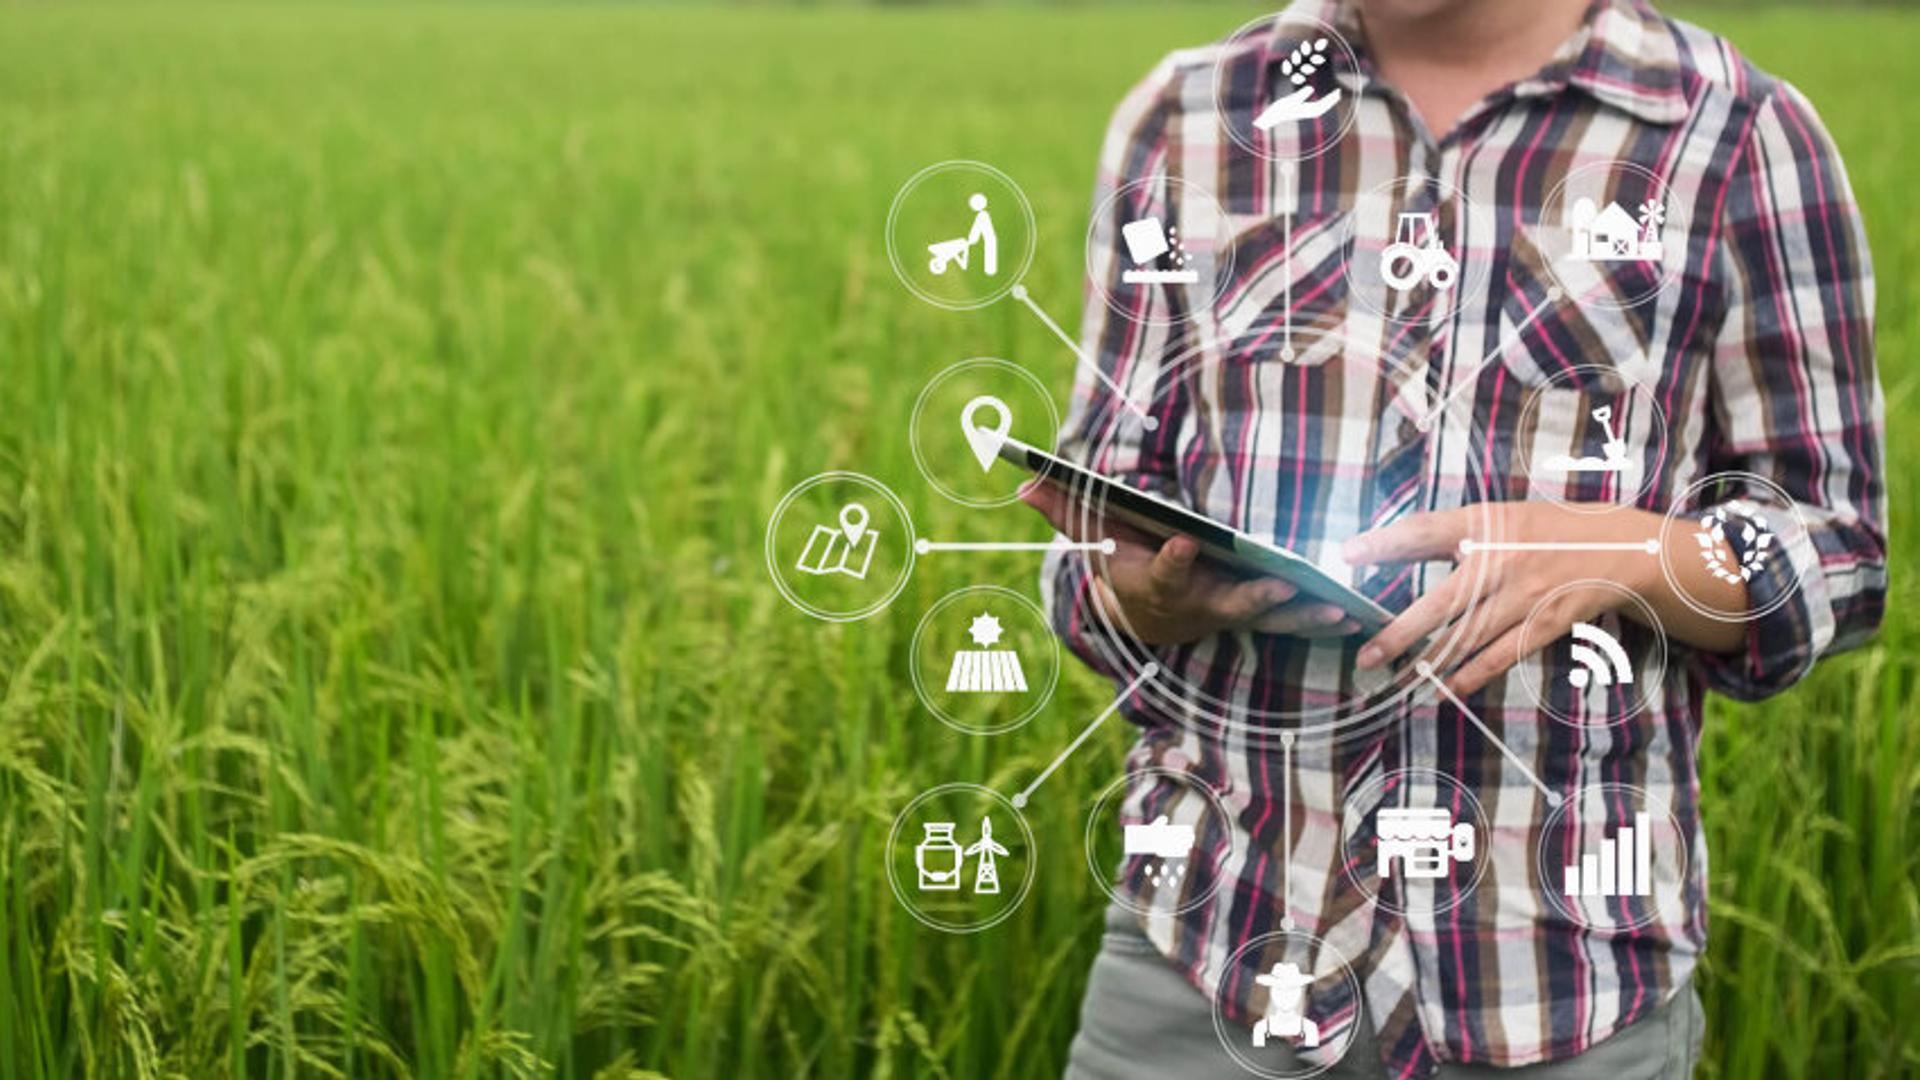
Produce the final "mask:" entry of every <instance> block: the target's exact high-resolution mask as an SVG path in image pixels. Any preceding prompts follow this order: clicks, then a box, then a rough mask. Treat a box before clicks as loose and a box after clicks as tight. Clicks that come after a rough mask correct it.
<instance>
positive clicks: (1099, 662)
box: [1040, 58, 1188, 680]
mask: <svg viewBox="0 0 1920 1080" xmlns="http://www.w3.org/2000/svg"><path fill="white" fill-rule="evenodd" d="M1175 64H1176V62H1175V60H1174V59H1173V58H1169V59H1168V60H1167V61H1166V62H1163V63H1162V64H1161V65H1160V66H1159V67H1158V68H1156V69H1155V70H1154V71H1153V73H1152V74H1150V75H1148V76H1147V78H1146V79H1145V80H1143V81H1142V82H1141V83H1140V84H1139V85H1138V86H1136V87H1134V89H1133V90H1132V91H1131V92H1130V93H1128V94H1127V96H1126V97H1125V98H1124V99H1123V100H1122V101H1121V103H1120V105H1119V107H1118V108H1117V109H1116V110H1115V112H1114V115H1113V119H1112V121H1111V123H1110V124H1109V126H1108V129H1107V137H1106V141H1105V144H1104V145H1103V147H1102V149H1101V153H1100V164H1099V175H1098V178H1097V180H1096V182H1095V185H1094V193H1093V207H1094V215H1095V217H1094V220H1093V223H1092V228H1091V231H1090V239H1089V241H1088V253H1089V254H1088V263H1087V281H1086V288H1085V290H1084V297H1083V299H1084V303H1085V311H1084V315H1083V316H1082V319H1081V328H1080V354H1081V357H1082V360H1083V362H1082V363H1081V364H1080V365H1079V366H1078V369H1077V372H1076V375H1075V379H1074V387H1073V399H1072V402H1071V404H1070V405H1069V407H1068V410H1067V416H1066V420H1065V421H1064V423H1063V424H1062V427H1061V430H1060V437H1059V446H1058V452H1059V454H1060V455H1061V456H1062V457H1064V458H1066V459H1067V460H1069V461H1074V462H1077V463H1079V464H1082V465H1085V466H1087V467H1088V468H1090V469H1092V470H1094V471H1095V472H1098V473H1101V474H1103V475H1106V476H1112V477H1115V478H1117V479H1119V480H1121V481H1123V482H1125V483H1128V484H1132V485H1134V486H1136V487H1141V488H1144V489H1147V490H1150V491H1156V492H1159V493H1161V494H1168V493H1171V492H1172V491H1173V490H1174V489H1175V487H1176V486H1177V483H1176V480H1177V472H1176V457H1175V455H1176V446H1177V444H1178V439H1179V433H1180V431H1181V427H1182V423H1183V420H1184V416H1185V412H1186V397H1185V394H1184V392H1183V391H1182V390H1181V389H1180V388H1179V387H1177V386H1167V385H1163V384H1162V377H1163V375H1164V374H1165V373H1166V365H1167V361H1168V359H1169V358H1171V357H1174V356H1177V355H1179V353H1180V352H1181V351H1182V350H1183V349H1184V348H1185V347H1186V345H1187V340H1188V334H1187V331H1186V330H1185V329H1184V326H1185V320H1183V319H1181V318H1179V317H1178V316H1179V313H1178V312H1177V310H1176V307H1177V305H1178V304H1179V303H1180V298H1179V297H1178V296H1177V295H1175V294H1173V293H1172V292H1170V291H1169V290H1168V289H1165V288H1158V287H1155V288H1139V289H1135V288H1129V289H1127V290H1125V296H1126V300H1127V301H1129V302H1130V303H1131V305H1132V306H1129V307H1125V308H1124V309H1123V308H1122V307H1120V306H1118V301H1115V302H1109V297H1110V296H1115V295H1116V293H1115V292H1114V290H1113V286H1114V285H1115V284H1117V283H1118V282H1119V277H1120V273H1121V271H1122V269H1123V262H1122V260H1123V258H1124V252H1123V251H1122V247H1121V237H1120V228H1121V226H1122V225H1124V224H1126V223H1127V222H1128V221H1130V220H1135V219H1138V218H1141V217H1145V216H1149V215H1153V214H1161V215H1165V213H1166V209H1165V205H1166V199H1167V184H1166V179H1167V168H1168V160H1169V135H1170V132H1169V130H1168V125H1169V122H1170V120H1171V118H1172V117H1173V116H1175V115H1176V110H1175V109H1174V105H1175V104H1176V103H1175V102H1174V101H1172V99H1171V97H1170V94H1171V93H1172V90H1173V87H1174V81H1175V75H1176V66H1175ZM1123 191H1124V195H1123V196H1122V197H1121V198H1118V199H1115V198H1114V196H1115V195H1116V194H1117V193H1122V192H1123ZM1103 285H1104V287H1102V286H1103ZM1096 369H1097V370H1096ZM1121 395H1125V400H1122V397H1121ZM1128 402H1131V403H1132V404H1131V405H1129V404H1128ZM1143 414H1144V415H1145V416H1150V417H1151V418H1152V420H1151V425H1149V423H1148V422H1147V421H1146V420H1144V419H1143ZM1093 573H1094V568H1093V567H1092V566H1091V565H1090V563H1089V560H1088V558H1087V557H1086V556H1083V555H1082V554H1080V553H1078V552H1073V551H1059V550H1056V551H1053V552H1051V553H1049V555H1048V557H1047V559H1046V562H1045V563H1044V564H1043V566H1042V568H1041V573H1040V591H1041V596H1042V599H1043V600H1044V602H1045V605H1046V609H1047V613H1048V617H1049V618H1050V619H1051V620H1052V623H1053V628H1054V630H1055V632H1056V633H1058V634H1059V635H1060V637H1061V639H1062V640H1063V641H1064V642H1066V644H1067V646H1068V648H1069V649H1071V650H1072V651H1073V653H1074V655H1076V656H1078V657H1080V659H1081V660H1083V661H1085V662H1086V663H1087V664H1088V665H1090V666H1091V667H1093V668H1094V669H1095V670H1097V671H1100V672H1102V673H1103V674H1106V675H1108V676H1109V677H1112V678H1114V679H1116V680H1121V679H1124V678H1125V677H1126V676H1124V675H1123V674H1122V673H1121V672H1120V671H1119V670H1118V669H1117V668H1116V667H1115V664H1114V656H1115V655H1116V654H1115V652H1114V650H1115V649H1116V648H1125V649H1127V650H1128V651H1129V652H1131V653H1133V654H1134V655H1139V653H1140V650H1141V649H1142V646H1140V645H1139V644H1138V643H1136V642H1132V641H1129V640H1127V639H1126V638H1125V635H1124V634H1123V633H1121V632H1120V631H1118V630H1117V629H1115V628H1112V627H1109V626H1108V625H1106V624H1105V623H1104V622H1103V620H1101V618H1100V617H1099V616H1098V615H1097V614H1096V613H1095V609H1094V607H1093Z"/></svg>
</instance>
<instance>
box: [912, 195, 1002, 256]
mask: <svg viewBox="0 0 1920 1080" xmlns="http://www.w3.org/2000/svg"><path fill="white" fill-rule="evenodd" d="M967 208H968V209H970V210H972V211H973V228H972V229H970V230H968V231H967V235H965V236H962V237H958V238H956V239H953V240H942V241H940V242H938V243H934V244H928V245H927V254H928V255H930V256H932V257H931V258H929V259H928V260H927V269H928V270H929V271H931V272H932V273H933V274H934V275H935V276H938V275H941V274H944V273H946V272H947V267H948V266H949V265H950V264H953V263H958V264H960V269H962V270H965V269H967V263H968V261H969V259H970V258H971V257H972V255H973V246H974V245H975V244H978V245H980V253H981V255H980V269H982V270H984V271H986V274H987V276H988V277H992V276H994V275H995V274H997V273H999V272H1000V237H999V236H998V235H997V234H996V233H995V232H994V231H993V215H991V214H989V213H987V197H986V196H985V195H983V194H981V193H980V192H977V191H976V192H974V193H973V194H972V195H970V196H968V198H967Z"/></svg>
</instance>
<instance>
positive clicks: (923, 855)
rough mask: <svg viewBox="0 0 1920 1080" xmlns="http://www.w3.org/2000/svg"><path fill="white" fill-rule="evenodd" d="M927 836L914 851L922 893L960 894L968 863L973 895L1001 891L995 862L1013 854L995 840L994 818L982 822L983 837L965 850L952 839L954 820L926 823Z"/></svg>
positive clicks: (998, 869) (998, 872) (998, 870)
mask: <svg viewBox="0 0 1920 1080" xmlns="http://www.w3.org/2000/svg"><path fill="white" fill-rule="evenodd" d="M923 828H924V829H925V830H926V831H925V835H924V836H923V837H922V838H921V840H920V843H919V845H918V846H916V847H915V848H914V849H913V864H914V867H915V869H917V870H918V871H919V874H920V891H921V892H959V891H960V876H961V871H962V870H964V869H965V868H966V864H967V860H968V859H972V860H973V861H974V862H973V867H974V869H973V893H974V895H976V896H990V895H993V894H995V893H998V892H999V891H1000V868H999V865H998V864H997V863H996V861H995V860H996V859H1004V858H1008V857H1010V855H1011V852H1009V851H1008V850H1007V849H1006V848H1005V847H1004V846H1003V845H1002V844H1001V843H1000V842H999V841H997V840H995V839H994V838H993V817H992V816H991V815H988V816H985V817H982V818H981V819H980V838H979V839H978V840H975V841H974V842H973V843H971V844H969V845H967V846H966V847H965V848H962V847H961V846H960V842H959V841H958V840H955V839H954V838H953V830H954V823H953V822H951V821H929V822H925V823H924V825H923Z"/></svg>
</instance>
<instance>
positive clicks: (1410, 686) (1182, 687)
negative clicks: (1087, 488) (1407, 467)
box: [1068, 330, 1504, 749]
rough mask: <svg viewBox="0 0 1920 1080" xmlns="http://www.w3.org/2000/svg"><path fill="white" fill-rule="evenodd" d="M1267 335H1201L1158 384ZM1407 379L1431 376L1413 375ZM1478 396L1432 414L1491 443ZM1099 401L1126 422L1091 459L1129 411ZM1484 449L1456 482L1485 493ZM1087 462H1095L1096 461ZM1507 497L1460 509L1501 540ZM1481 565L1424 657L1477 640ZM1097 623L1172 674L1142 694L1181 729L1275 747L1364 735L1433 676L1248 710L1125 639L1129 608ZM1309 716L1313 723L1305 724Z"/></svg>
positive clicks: (1099, 516) (1118, 656) (1120, 663)
mask: <svg viewBox="0 0 1920 1080" xmlns="http://www.w3.org/2000/svg"><path fill="white" fill-rule="evenodd" d="M1265 336H1267V334H1266V331H1264V330H1254V331H1247V332H1243V333H1238V334H1230V335H1219V336H1214V337H1206V338H1202V339H1200V340H1198V341H1196V342H1194V343H1193V344H1191V345H1189V346H1188V347H1187V348H1186V349H1184V350H1182V351H1181V352H1179V353H1178V354H1177V355H1175V356H1173V357H1172V358H1171V359H1168V360H1166V361H1165V362H1164V364H1163V366H1162V368H1161V371H1160V373H1159V375H1158V376H1157V377H1156V379H1155V384H1156V387H1167V388H1171V387H1174V386H1176V385H1178V384H1179V382H1180V380H1182V379H1186V378H1190V377H1192V373H1193V372H1194V371H1196V370H1201V369H1204V367H1205V365H1208V364H1225V363H1227V360H1226V357H1225V355H1224V354H1225V353H1226V352H1230V351H1232V349H1233V347H1234V346H1235V345H1236V344H1238V343H1239V342H1241V341H1244V340H1247V339H1249V338H1261V337H1265ZM1320 336H1323V337H1327V338H1333V339H1337V340H1338V341H1339V342H1340V343H1341V349H1340V355H1341V358H1342V360H1343V362H1344V360H1345V358H1346V356H1347V355H1348V354H1347V347H1348V346H1349V345H1350V344H1351V339H1350V338H1349V337H1348V336H1347V335H1346V333H1345V332H1344V331H1341V330H1326V331H1323V332H1321V334H1320ZM1255 362H1256V363H1257V362H1259V361H1255ZM1329 362H1330V363H1331V361H1329ZM1364 362H1366V363H1369V364H1371V365H1373V367H1374V370H1375V371H1376V372H1377V373H1378V374H1379V377H1380V378H1383V379H1384V378H1386V377H1387V375H1386V372H1387V369H1388V367H1389V366H1390V365H1391V366H1392V367H1393V368H1394V369H1395V370H1399V371H1401V372H1402V373H1403V374H1410V373H1408V372H1407V371H1406V369H1405V368H1403V367H1401V366H1400V365H1398V364H1397V363H1396V362H1395V361H1392V360H1390V359H1380V358H1366V359H1365V361H1364ZM1410 377H1424V376H1423V375H1413V374H1410ZM1161 392H1165V391H1161ZM1158 396H1159V394H1158V393H1156V395H1155V398H1154V400H1158ZM1473 400H1474V399H1473V398H1472V397H1453V398H1445V399H1443V400H1442V403H1441V405H1440V409H1439V412H1438V413H1437V414H1435V415H1436V416H1437V417H1438V419H1437V420H1436V421H1435V423H1436V424H1444V423H1446V422H1447V421H1446V419H1445V418H1446V417H1447V416H1450V415H1453V414H1454V411H1455V410H1456V409H1459V410H1460V413H1459V415H1460V416H1461V418H1462V419H1461V420H1460V422H1461V423H1462V424H1464V426H1465V427H1466V429H1467V430H1466V433H1465V438H1466V439H1467V443H1468V446H1469V447H1474V446H1484V445H1485V437H1486V436H1485V434H1484V432H1482V431H1481V429H1480V427H1479V424H1478V422H1477V420H1476V418H1475V415H1474V413H1473V411H1472V403H1473ZM1100 403H1101V405H1102V407H1104V408H1107V409H1109V410H1110V411H1109V413H1108V414H1107V415H1108V417H1110V418H1118V419H1119V421H1120V422H1119V423H1113V422H1107V423H1104V424H1102V425H1100V426H1101V427H1102V428H1103V430H1102V432H1101V435H1100V436H1099V438H1098V439H1097V440H1095V441H1094V444H1093V446H1092V448H1091V450H1090V452H1089V453H1088V455H1087V460H1088V461H1098V460H1100V459H1101V456H1102V455H1103V454H1104V453H1105V452H1106V451H1107V450H1108V448H1109V447H1111V445H1112V443H1113V440H1114V439H1115V438H1117V437H1118V435H1119V433H1120V431H1121V430H1122V428H1123V425H1124V423H1125V420H1124V415H1123V414H1121V413H1120V412H1119V410H1120V409H1121V408H1122V406H1121V405H1119V404H1116V403H1114V401H1113V399H1112V398H1111V397H1110V396H1108V397H1103V398H1102V399H1100ZM1483 456H1484V455H1483V454H1481V453H1478V452H1470V453H1468V454H1467V455H1466V470H1467V471H1466V475H1465V477H1464V478H1462V479H1461V480H1459V481H1457V483H1459V484H1460V485H1461V486H1463V487H1465V488H1468V489H1472V488H1474V487H1476V485H1477V486H1478V487H1479V488H1480V489H1482V490H1483V491H1491V488H1490V487H1489V484H1490V478H1489V476H1488V474H1487V473H1486V471H1485V470H1484V468H1483V467H1482V465H1481V461H1482V458H1483ZM1088 467H1089V468H1092V466H1088ZM1068 495H1069V497H1070V500H1069V501H1070V502H1072V503H1073V505H1074V506H1075V507H1076V508H1077V512H1078V525H1079V528H1080V530H1081V531H1082V533H1083V534H1084V535H1088V536H1098V535H1101V534H1103V533H1104V532H1105V531H1106V529H1105V527H1104V526H1105V513H1106V511H1105V508H1104V505H1100V506H1096V505H1094V502H1095V500H1092V499H1088V498H1083V497H1081V489H1080V488H1079V487H1078V486H1077V485H1074V486H1071V488H1070V490H1069V491H1068ZM1501 504H1502V502H1501V500H1495V499H1484V498H1483V499H1481V500H1480V501H1478V502H1466V503H1462V504H1461V506H1463V507H1468V508H1472V509H1473V510H1475V511H1476V514H1475V520H1476V521H1478V522H1480V523H1481V524H1482V525H1483V526H1484V527H1485V528H1484V530H1483V531H1484V533H1485V535H1483V536H1481V537H1480V539H1482V540H1498V539H1500V538H1501V537H1502V536H1503V535H1504V533H1503V532H1502V531H1501V529H1500V526H1501V523H1502V517H1503V515H1501V514H1499V513H1497V512H1496V508H1497V507H1498V506H1500V505H1501ZM1436 561H1437V560H1436ZM1476 565H1477V567H1478V573H1479V575H1480V576H1479V577H1478V578H1477V579H1475V581H1474V582H1472V583H1470V585H1469V588H1470V591H1469V593H1468V595H1469V597H1470V598H1471V599H1470V601H1469V603H1468V605H1467V614H1466V615H1464V616H1463V617H1461V618H1460V619H1457V620H1455V621H1454V622H1452V623H1451V624H1449V627H1448V629H1447V632H1446V635H1445V636H1444V637H1443V638H1442V639H1441V640H1440V641H1439V642H1438V643H1437V644H1436V646H1435V647H1434V648H1432V649H1430V650H1429V651H1428V653H1427V654H1425V658H1426V659H1427V660H1430V661H1434V662H1436V663H1448V662H1451V660H1453V659H1458V658H1459V657H1458V656H1457V655H1456V652H1455V650H1457V648H1458V647H1459V646H1460V645H1462V644H1464V643H1465V642H1467V641H1470V640H1471V639H1472V638H1473V636H1474V633H1475V632H1476V629H1477V627H1476V623H1475V620H1476V619H1478V618H1481V617H1482V614H1481V612H1480V610H1479V609H1480V603H1479V601H1481V600H1483V599H1485V597H1486V592H1485V590H1486V588H1487V587H1488V585H1489V582H1490V581H1491V573H1492V570H1491V567H1492V561H1491V560H1478V561H1477V563H1476ZM1103 572H1104V571H1102V570H1101V569H1100V565H1099V562H1098V560H1092V559H1090V560H1088V573H1090V574H1100V573H1103ZM1460 572H1462V571H1461V564H1460V563H1459V562H1456V563H1455V566H1454V568H1453V570H1452V571H1451V573H1460ZM1093 621H1094V623H1095V625H1096V626H1097V627H1098V629H1099V631H1100V632H1099V633H1095V634H1092V635H1090V638H1091V646H1092V648H1093V649H1094V650H1095V651H1097V652H1098V653H1099V654H1100V656H1101V657H1102V658H1103V659H1104V660H1105V661H1106V662H1107V663H1108V664H1109V665H1110V666H1112V667H1113V668H1115V669H1116V670H1119V671H1123V672H1129V673H1134V674H1137V673H1139V672H1140V671H1142V670H1144V668H1145V667H1146V666H1147V665H1151V666H1152V667H1153V669H1154V670H1155V672H1156V673H1158V674H1159V675H1163V676H1164V675H1168V674H1171V675H1172V678H1171V680H1170V681H1169V680H1163V679H1160V678H1155V679H1151V680H1149V681H1148V682H1147V683H1143V684H1142V685H1141V688H1140V690H1139V692H1138V693H1139V696H1140V698H1141V700H1143V701H1146V702H1149V703H1150V707H1152V708H1154V709H1156V710H1158V711H1159V712H1160V714H1161V715H1163V716H1165V717H1166V718H1168V719H1169V720H1170V721H1171V722H1173V723H1175V724H1178V725H1179V726H1180V727H1181V728H1183V729H1184V730H1188V731H1193V732H1195V733H1196V734H1199V735H1202V736H1205V737H1208V738H1219V737H1221V736H1222V735H1223V734H1230V735H1233V736H1234V737H1236V738H1240V739H1244V740H1246V742H1247V743H1248V744H1249V745H1251V746H1256V747H1263V748H1267V749H1272V748H1275V747H1278V746H1279V745H1280V744H1281V743H1282V742H1284V741H1285V739H1287V738H1289V737H1291V738H1294V739H1298V740H1307V739H1316V738H1324V739H1327V740H1329V741H1331V742H1334V743H1338V742H1341V741H1344V740H1353V739H1360V738H1366V737H1370V736H1371V735H1373V734H1375V733H1377V732H1378V731H1380V730H1382V729H1383V728H1385V727H1386V726H1388V725H1390V724H1392V723H1394V722H1396V721H1397V720H1398V717H1397V716H1396V715H1395V714H1396V712H1397V711H1398V710H1399V709H1400V707H1401V706H1402V705H1403V704H1405V703H1407V702H1409V701H1411V700H1412V699H1413V697H1414V696H1415V695H1416V694H1418V693H1420V692H1422V690H1423V689H1424V688H1425V687H1426V686H1427V685H1428V683H1427V680H1426V679H1425V678H1423V677H1421V676H1420V675H1419V674H1418V670H1417V666H1416V665H1415V664H1413V663H1410V662H1409V663H1402V664H1400V665H1398V667H1397V669H1396V670H1394V671H1392V672H1390V673H1387V674H1386V675H1385V677H1387V678H1389V679H1390V680H1391V681H1390V682H1389V683H1387V684H1385V685H1382V686H1379V687H1376V688H1374V689H1371V690H1368V689H1360V688H1356V692H1355V693H1354V694H1353V695H1352V696H1351V697H1349V698H1345V699H1342V700H1340V701H1338V702H1336V703H1335V704H1333V705H1330V706H1314V707H1311V708H1308V709H1304V710H1289V711H1282V712H1268V711H1265V710H1260V711H1257V712H1256V711H1249V710H1247V709H1246V708H1244V707H1242V706H1239V705H1236V704H1233V703H1231V702H1225V701H1221V700H1219V699H1218V698H1216V697H1215V696H1213V695H1212V694H1211V693H1210V692H1208V691H1205V690H1203V689H1202V688H1200V687H1198V686H1196V685H1194V684H1192V683H1190V682H1188V681H1187V679H1186V678H1185V677H1184V676H1182V675H1179V674H1178V673H1171V672H1170V671H1169V669H1168V667H1167V666H1166V664H1165V663H1163V662H1162V661H1161V659H1160V657H1159V656H1157V655H1153V654H1151V651H1150V650H1151V647H1148V648H1149V655H1147V656H1145V657H1141V656H1138V655H1135V653H1134V652H1133V650H1132V647H1131V646H1129V645H1128V644H1127V642H1128V641H1137V640H1138V639H1137V635H1135V634H1134V633H1133V631H1132V629H1131V628H1130V627H1129V626H1128V625H1127V624H1126V619H1125V614H1124V613H1121V614H1120V615H1119V617H1118V621H1116V618H1115V617H1114V616H1113V615H1112V614H1110V613H1109V612H1108V611H1107V610H1106V608H1105V606H1104V605H1095V606H1094V612H1093ZM1156 695H1157V696H1156ZM1276 721H1277V722H1279V723H1282V724H1295V725H1300V726H1296V727H1292V728H1287V729H1284V730H1283V729H1282V728H1281V727H1280V726H1278V725H1277V724H1276V723H1275V722H1276ZM1307 724H1311V725H1312V726H1311V727H1308V726H1306V725H1307Z"/></svg>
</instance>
